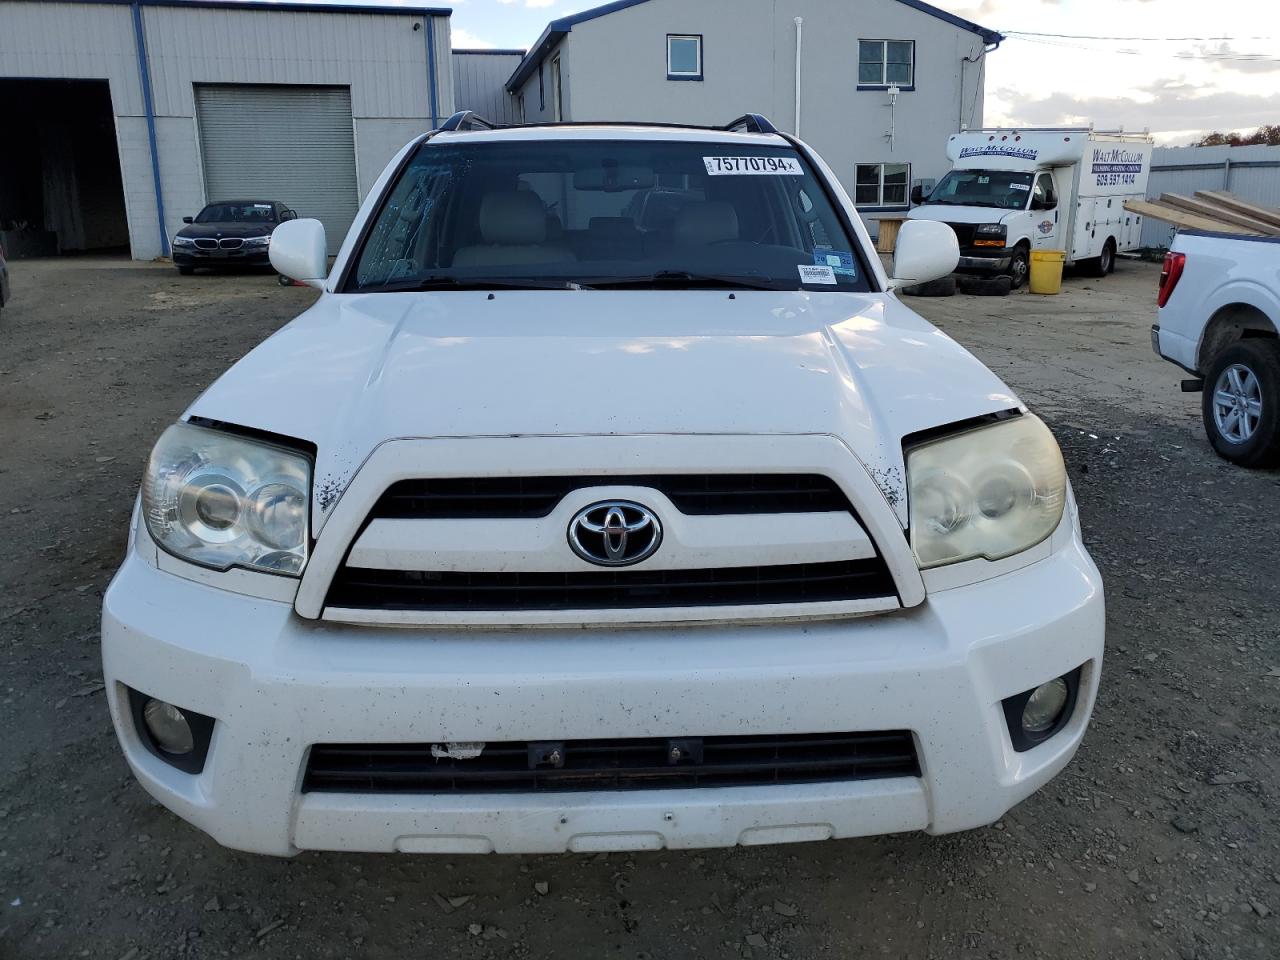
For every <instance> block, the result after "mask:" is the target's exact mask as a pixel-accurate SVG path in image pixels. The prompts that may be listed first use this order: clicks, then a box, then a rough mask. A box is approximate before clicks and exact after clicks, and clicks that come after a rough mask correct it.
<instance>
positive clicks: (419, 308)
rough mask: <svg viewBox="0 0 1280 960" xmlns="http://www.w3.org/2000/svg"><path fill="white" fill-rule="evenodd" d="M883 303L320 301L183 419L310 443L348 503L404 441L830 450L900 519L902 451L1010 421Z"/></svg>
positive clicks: (822, 298)
mask: <svg viewBox="0 0 1280 960" xmlns="http://www.w3.org/2000/svg"><path fill="white" fill-rule="evenodd" d="M1018 405H1019V404H1018V401H1017V400H1016V398H1015V397H1014V396H1013V394H1012V392H1011V391H1010V390H1009V388H1008V387H1006V386H1005V385H1004V384H1003V383H1001V382H1000V380H999V379H997V378H996V377H995V376H994V375H993V374H992V373H991V372H990V371H988V370H987V369H986V368H985V367H984V366H983V365H982V364H981V363H979V362H978V361H977V360H976V359H975V358H974V357H973V356H972V355H970V354H969V353H968V352H967V351H966V350H964V349H963V348H962V347H961V346H959V345H958V344H957V343H955V341H953V340H952V339H951V338H949V337H947V336H946V335H945V334H943V333H942V332H940V331H939V330H937V329H935V328H934V327H932V326H931V325H929V324H928V323H926V322H925V321H924V320H923V319H921V318H920V317H919V316H918V315H916V314H915V313H913V312H912V311H911V310H909V309H907V308H906V307H905V306H903V305H902V304H901V303H900V302H899V301H898V300H897V298H896V297H894V296H892V295H886V294H878V293H877V294H850V293H812V292H808V291H803V292H778V293H774V292H756V291H743V292H737V293H736V295H735V296H734V297H733V298H732V299H731V298H730V295H729V293H728V292H725V291H589V290H584V291H573V292H570V291H566V292H560V291H498V292H495V293H494V294H492V299H490V294H488V293H484V292H469V291H464V292H457V291H454V292H446V293H425V294H424V293H404V294H364V295H336V296H335V295H332V294H325V295H323V296H322V297H321V298H320V300H319V301H318V302H317V303H316V304H315V306H313V307H312V308H311V309H310V310H308V311H307V312H306V313H304V314H303V315H302V316H300V317H299V318H298V319H296V320H294V321H293V322H292V323H290V324H288V325H287V326H285V327H284V328H282V329H281V330H280V331H279V332H277V333H276V334H275V335H274V336H272V337H270V338H269V339H268V340H266V341H265V342H264V343H262V344H261V345H260V346H259V347H257V349H255V350H254V351H252V352H251V353H250V354H249V355H248V356H246V357H245V358H244V359H242V360H241V361H240V362H239V363H237V364H236V365H235V366H234V367H232V368H231V370H229V371H228V372H227V373H225V374H224V375H223V376H222V377H221V378H220V379H219V380H218V381H217V382H215V383H214V384H213V385H212V386H211V387H210V388H209V389H208V390H207V391H206V392H205V393H204V395H203V396H201V397H200V398H199V399H198V400H197V401H196V402H195V403H194V404H193V405H192V407H191V409H190V410H189V411H188V414H187V415H188V416H199V417H204V418H208V419H210V420H215V421H222V422H225V423H230V424H236V425H239V426H243V427H252V428H256V429H259V430H267V431H271V432H273V433H277V434H281V435H284V436H288V437H295V438H297V439H300V440H306V441H310V442H312V443H314V444H315V445H316V447H317V449H318V454H317V463H316V484H317V488H320V487H321V486H322V485H323V486H324V488H326V489H330V490H343V489H345V488H346V486H347V484H348V483H349V482H350V480H351V478H352V477H353V476H354V474H355V472H356V470H357V469H358V468H359V466H360V464H361V463H362V462H363V461H364V460H365V459H366V458H367V457H368V456H369V454H370V453H371V452H372V451H373V449H374V448H375V447H377V446H378V444H380V443H382V442H384V441H386V440H392V439H397V438H410V437H414V438H423V437H442V436H449V437H465V436H471V437H474V436H518V435H543V436H545V435H548V434H566V435H567V434H574V435H591V434H596V435H599V434H664V433H666V434H669V433H682V434H802V433H820V434H832V435H835V436H838V437H840V438H842V439H843V440H844V442H845V443H846V444H847V445H848V446H849V447H850V448H851V450H852V451H853V452H854V453H855V454H856V455H857V456H858V457H859V458H861V460H862V461H863V463H864V464H865V465H866V466H867V468H868V469H869V470H870V471H871V473H872V475H873V476H875V477H877V478H878V480H879V481H880V486H881V489H882V490H883V491H884V492H885V495H886V499H888V500H889V502H890V503H891V504H894V505H895V506H896V507H897V509H898V510H899V515H900V517H901V518H902V519H903V520H904V521H905V518H906V503H905V500H906V497H905V490H904V488H903V480H902V476H903V471H902V463H903V457H902V438H903V437H904V436H905V435H907V434H910V433H914V432H916V431H919V430H925V429H928V428H932V427H937V426H940V425H944V424H947V423H954V422H957V421H961V420H965V419H967V418H970V417H975V416H980V415H982V414H987V413H992V412H995V411H999V410H1006V409H1009V408H1011V407H1015V406H1018Z"/></svg>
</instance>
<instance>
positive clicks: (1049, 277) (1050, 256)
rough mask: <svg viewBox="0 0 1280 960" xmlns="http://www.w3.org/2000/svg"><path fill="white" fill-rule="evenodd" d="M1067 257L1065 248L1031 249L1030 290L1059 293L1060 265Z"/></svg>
mask: <svg viewBox="0 0 1280 960" xmlns="http://www.w3.org/2000/svg"><path fill="white" fill-rule="evenodd" d="M1066 259H1067V252H1066V251H1065V250H1032V251H1031V292H1032V293H1044V294H1052V293H1061V292H1062V265H1063V263H1064V261H1066Z"/></svg>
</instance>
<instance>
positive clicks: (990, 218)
mask: <svg viewBox="0 0 1280 960" xmlns="http://www.w3.org/2000/svg"><path fill="white" fill-rule="evenodd" d="M1022 212H1023V211H1021V210H1010V209H1009V208H1008V207H964V206H952V205H951V204H948V203H926V204H923V205H922V206H919V207H913V208H912V209H911V212H910V213H908V214H907V219H908V220H938V221H940V222H942V223H1003V222H1004V219H1005V217H1007V216H1009V215H1010V214H1013V213H1022Z"/></svg>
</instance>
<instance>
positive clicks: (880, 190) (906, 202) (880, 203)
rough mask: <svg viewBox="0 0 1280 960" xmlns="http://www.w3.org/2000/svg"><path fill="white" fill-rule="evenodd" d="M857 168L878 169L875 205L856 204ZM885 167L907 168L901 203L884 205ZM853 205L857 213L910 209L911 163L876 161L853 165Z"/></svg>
mask: <svg viewBox="0 0 1280 960" xmlns="http://www.w3.org/2000/svg"><path fill="white" fill-rule="evenodd" d="M859 167H878V168H879V169H880V175H879V177H878V179H877V183H876V202H875V203H859V202H858V168H859ZM885 167H906V168H907V184H906V196H905V197H904V198H903V200H902V202H901V203H886V202H885V199H884V168H885ZM853 205H854V206H855V207H856V208H857V209H858V210H859V211H864V210H865V211H868V212H872V213H875V212H881V213H889V212H898V211H901V210H910V209H911V163H910V162H909V161H899V160H877V161H874V162H867V163H855V164H854V165H853Z"/></svg>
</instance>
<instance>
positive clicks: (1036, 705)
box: [1000, 664, 1087, 753]
mask: <svg viewBox="0 0 1280 960" xmlns="http://www.w3.org/2000/svg"><path fill="white" fill-rule="evenodd" d="M1085 666H1087V664H1082V665H1081V666H1078V667H1076V668H1075V669H1074V670H1072V671H1071V672H1070V673H1066V674H1063V675H1062V676H1060V677H1058V678H1056V679H1054V680H1047V681H1045V682H1044V683H1042V684H1040V685H1039V686H1036V687H1032V688H1031V689H1030V690H1023V691H1022V692H1021V693H1015V694H1014V695H1013V696H1012V697H1006V698H1005V699H1004V700H1002V701H1000V706H1001V707H1002V708H1003V710H1004V720H1005V724H1006V726H1008V728H1009V740H1010V741H1011V743H1012V745H1013V749H1014V750H1016V751H1017V752H1018V753H1024V752H1026V751H1027V750H1031V749H1034V748H1035V747H1037V746H1038V745H1040V744H1042V743H1044V742H1045V741H1046V740H1049V739H1051V738H1053V737H1056V736H1057V735H1058V734H1059V733H1061V732H1062V731H1063V730H1064V729H1066V727H1067V725H1068V724H1069V723H1070V722H1071V717H1072V715H1073V714H1074V713H1075V710H1076V703H1077V701H1078V700H1079V698H1080V684H1081V682H1082V681H1081V678H1082V677H1083V676H1084V668H1085Z"/></svg>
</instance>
